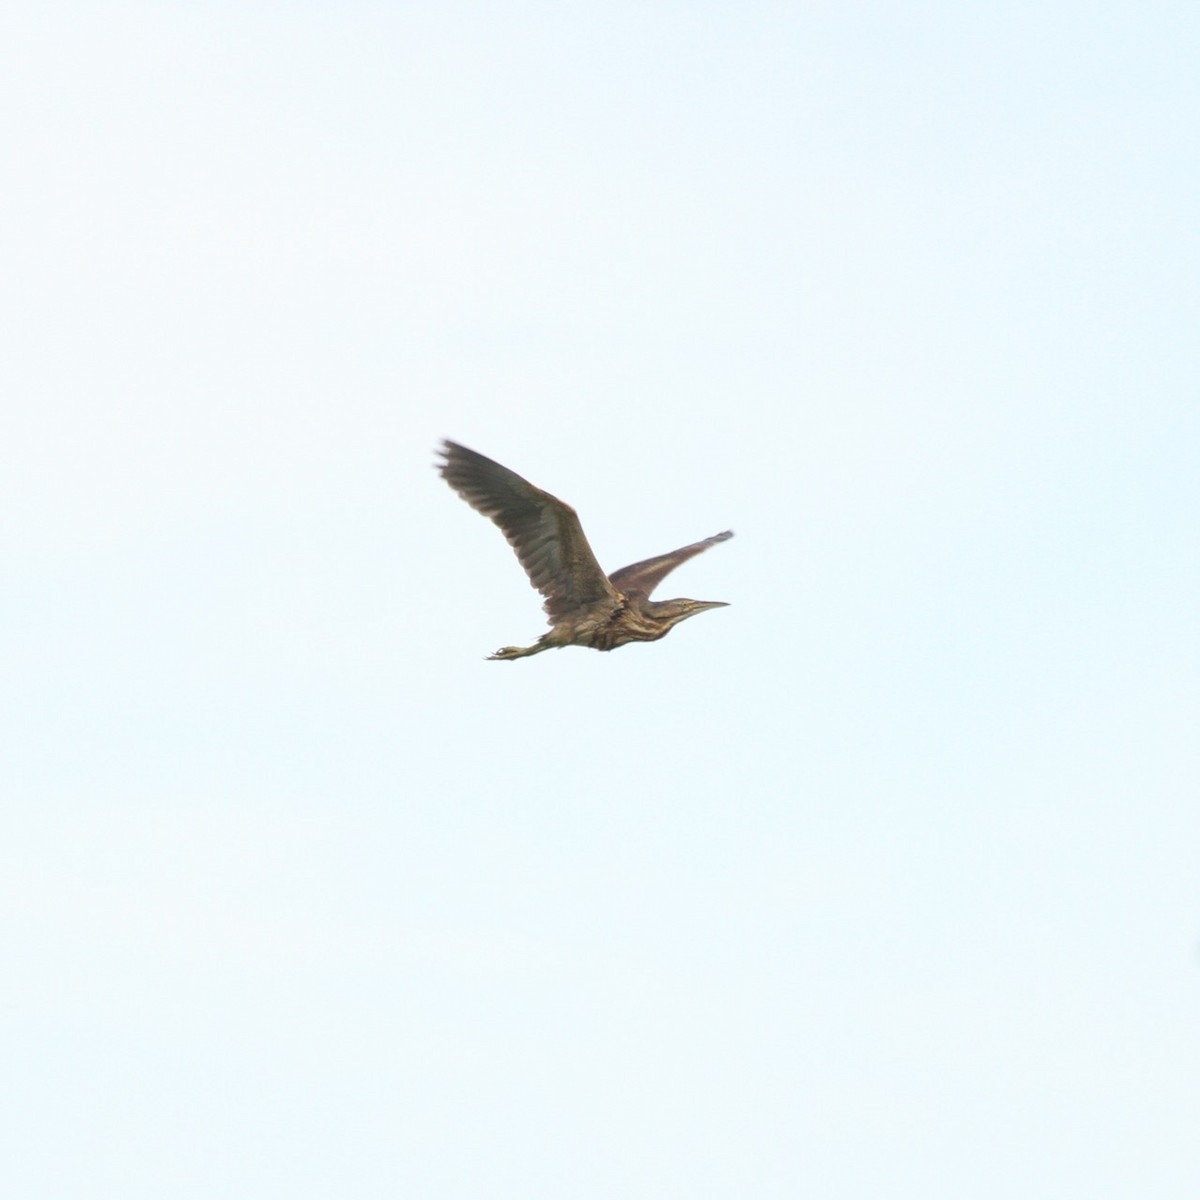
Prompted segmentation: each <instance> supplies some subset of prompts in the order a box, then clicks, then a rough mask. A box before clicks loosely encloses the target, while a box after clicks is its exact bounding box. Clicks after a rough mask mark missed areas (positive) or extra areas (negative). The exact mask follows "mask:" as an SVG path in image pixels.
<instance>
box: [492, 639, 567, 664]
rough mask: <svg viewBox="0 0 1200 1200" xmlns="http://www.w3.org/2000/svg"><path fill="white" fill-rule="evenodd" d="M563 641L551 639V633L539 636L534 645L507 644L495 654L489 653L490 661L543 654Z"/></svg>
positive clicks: (503, 660)
mask: <svg viewBox="0 0 1200 1200" xmlns="http://www.w3.org/2000/svg"><path fill="white" fill-rule="evenodd" d="M560 644H561V643H559V642H555V641H552V640H551V635H550V634H545V635H543V636H542V637H540V638H538V640H537V641H536V642H534V643H533V645H532V646H505V647H504V649H503V650H497V651H496V653H495V654H489V655H488V662H507V661H509V660H510V659H513V658H527V657H528V656H529V655H530V654H541V652H542V651H543V650H553V649H554V648H555V647H556V646H558V645H560Z"/></svg>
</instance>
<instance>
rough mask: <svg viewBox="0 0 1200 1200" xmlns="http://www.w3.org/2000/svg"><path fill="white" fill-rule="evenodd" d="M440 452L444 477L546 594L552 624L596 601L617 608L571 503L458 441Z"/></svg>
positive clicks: (449, 442) (611, 590)
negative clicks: (501, 536)
mask: <svg viewBox="0 0 1200 1200" xmlns="http://www.w3.org/2000/svg"><path fill="white" fill-rule="evenodd" d="M442 454H443V455H444V456H445V461H444V462H443V463H442V464H441V467H440V470H441V473H442V478H443V479H444V480H445V481H446V482H447V483H448V484H449V485H450V486H451V487H452V488H453V489H454V490H455V491H456V492H457V493H458V494H459V495H460V496H461V497H462V498H463V499H464V500H465V501H466V502H467V503H468V504H469V505H470V506H471V507H472V508H473V509H475V511H476V512H479V513H482V514H483V515H484V516H485V517H490V518H491V519H492V520H493V521H494V522H495V523H496V524H497V525H498V526H499V527H500V529H501V531H502V532H503V534H504V536H505V537H506V538H507V539H508V544H509V545H510V546H511V547H512V548H513V549H514V550H515V551H516V553H517V558H518V559H520V561H521V566H523V567H524V568H525V573H526V575H528V576H529V581H530V583H532V584H533V586H534V587H535V588H537V590H538V591H539V592H541V593H542V595H543V596H545V598H546V603H545V605H544V606H543V607H544V608H545V610H546V612H547V614H548V615H549V617H550V623H551V624H554V622H555V620H556V619H557V618H560V617H563V616H565V615H566V614H568V613H571V612H573V611H575V610H577V609H579V608H583V607H586V606H588V605H590V604H595V603H597V602H599V601H604V600H607V601H611V602H612V604H613V605H614V606H615V605H616V603H617V593H616V590H615V589H614V588H613V585H612V584H611V583H609V581H608V576H607V575H605V574H604V572H603V571H602V570H601V569H600V564H599V563H598V562H597V561H596V556H595V555H594V554H593V553H592V548H591V546H589V545H588V540H587V538H586V537H584V535H583V527H582V526H581V525H580V524H579V518H578V516H576V515H575V510H574V509H573V508H572V507H571V506H570V505H569V504H564V503H563V502H562V501H561V500H558V499H556V498H555V497H554V496H551V495H550V493H549V492H543V491H542V490H541V489H540V488H535V487H534V486H533V484H532V483H530V482H528V480H525V479H522V478H521V476H520V475H518V474H517V473H516V472H515V471H510V470H509V469H508V468H507V467H502V466H501V465H500V464H499V463H498V462H493V461H492V460H491V459H490V458H485V457H484V456H483V455H482V454H477V453H476V452H475V451H474V450H468V449H467V448H466V446H460V445H459V444H458V443H457V442H452V441H449V440H446V441H444V442H443V443H442Z"/></svg>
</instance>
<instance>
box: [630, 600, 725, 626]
mask: <svg viewBox="0 0 1200 1200" xmlns="http://www.w3.org/2000/svg"><path fill="white" fill-rule="evenodd" d="M649 606H650V608H651V611H652V612H653V613H654V617H655V619H656V620H658V621H662V622H663V624H664V625H666V627H667V628H668V629H671V628H673V627H674V626H676V625H678V624H679V622H680V621H686V620H687V619H688V617H694V616H695V615H696V614H697V613H702V612H705V611H706V610H708V609H710V608H728V607H729V605H728V604H726V602H725V601H724V600H651V601H650V602H649Z"/></svg>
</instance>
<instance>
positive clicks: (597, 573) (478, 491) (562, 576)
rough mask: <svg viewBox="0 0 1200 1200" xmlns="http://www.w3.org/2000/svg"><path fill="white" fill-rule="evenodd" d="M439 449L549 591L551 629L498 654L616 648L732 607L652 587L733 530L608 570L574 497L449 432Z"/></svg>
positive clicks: (449, 470) (444, 467) (464, 489)
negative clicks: (658, 595)
mask: <svg viewBox="0 0 1200 1200" xmlns="http://www.w3.org/2000/svg"><path fill="white" fill-rule="evenodd" d="M439 453H440V454H441V456H442V461H441V462H440V463H439V464H438V470H439V471H440V473H441V476H442V478H443V479H444V480H445V481H446V482H447V483H448V484H449V485H450V486H451V487H452V488H453V489H454V490H455V491H456V492H457V493H458V494H459V496H461V497H462V498H463V499H464V500H465V501H466V502H467V503H468V504H469V505H470V506H471V507H472V508H473V509H475V511H476V512H478V513H482V514H483V516H485V517H489V518H490V519H491V520H492V521H494V522H495V523H496V525H498V526H499V527H500V530H501V532H502V533H503V534H504V536H505V538H507V539H508V544H509V545H510V546H511V547H512V548H513V550H514V551H515V552H516V555H517V558H518V559H519V560H520V563H521V566H522V567H524V568H525V573H526V574H527V575H528V576H529V582H530V583H531V584H532V585H533V586H534V587H535V588H537V590H538V591H539V592H541V594H542V595H543V596H544V597H545V603H544V604H543V605H542V607H543V609H544V610H545V612H546V615H547V617H548V618H549V622H550V630H549V632H548V633H544V634H542V636H541V637H540V638H538V640H537V641H536V642H535V643H534V644H533V645H532V646H505V647H504V648H503V649H501V650H497V651H496V653H495V654H489V655H488V659H489V660H490V661H508V662H511V661H512V660H514V659H518V658H526V657H528V656H529V655H531V654H541V653H542V651H543V650H554V649H557V648H559V647H562V646H586V647H589V648H590V649H593V650H615V649H616V648H617V647H618V646H625V645H628V644H629V643H630V642H655V641H658V639H659V638H661V637H665V636H666V635H667V634H668V633H670V631H671V630H672V629H673V628H674V627H675V626H676V625H678V624H679V622H680V621H686V620H687V619H688V617H694V616H695V615H696V614H697V613H701V612H706V611H707V610H708V609H710V608H726V607H727V605H726V603H725V601H723V600H682V599H681V600H651V599H650V594H651V593H652V592H653V591H654V589H655V588H656V587H657V586H658V585H659V584H660V583H661V582H662V581H663V579H664V578H666V576H667V575H668V574H669V573H670V572H671V571H673V570H675V568H676V567H678V566H679V565H680V564H681V563H685V562H687V560H688V559H689V558H694V557H695V556H696V555H697V554H702V553H703V552H704V551H705V550H707V549H708V548H709V547H710V546H715V545H717V544H718V543H719V542H725V541H728V540H729V539H730V538H731V537H733V531H732V530H729V529H727V530H725V531H724V532H723V533H717V534H714V535H713V536H712V537H708V538H705V539H704V540H703V541H700V542H693V543H692V544H691V545H690V546H681V547H680V548H679V549H678V550H672V551H671V552H670V553H669V554H660V555H659V556H658V557H657V558H647V559H645V560H644V561H643V562H636V563H632V564H630V565H629V566H628V567H622V568H621V569H620V570H619V571H614V572H613V573H612V574H611V575H606V574H605V573H604V572H603V571H602V570H601V569H600V564H599V563H598V562H597V561H596V556H595V554H593V553H592V548H591V546H589V545H588V540H587V538H586V537H585V536H584V532H583V526H582V525H581V524H580V523H579V517H578V516H577V515H576V512H575V510H574V509H573V508H572V507H571V506H570V505H569V504H564V503H563V501H561V500H559V499H557V498H556V497H554V496H551V495H550V493H549V492H543V491H542V490H541V488H537V487H534V486H533V484H532V483H530V482H529V481H528V480H526V479H522V478H521V476H520V475H518V474H517V473H516V472H515V471H510V470H509V469H508V468H507V467H502V466H501V465H500V464H499V463H498V462H494V461H493V460H492V459H490V458H485V457H484V456H483V455H482V454H479V453H477V452H476V451H474V450H468V449H467V447H466V446H460V445H459V444H458V443H457V442H452V441H450V440H449V439H448V438H447V439H445V440H443V442H442V444H441V447H440V448H439Z"/></svg>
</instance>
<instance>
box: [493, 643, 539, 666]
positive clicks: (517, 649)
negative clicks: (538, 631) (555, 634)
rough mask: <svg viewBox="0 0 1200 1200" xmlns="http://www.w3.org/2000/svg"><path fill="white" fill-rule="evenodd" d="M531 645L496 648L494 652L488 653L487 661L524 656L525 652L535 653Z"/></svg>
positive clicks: (502, 660)
mask: <svg viewBox="0 0 1200 1200" xmlns="http://www.w3.org/2000/svg"><path fill="white" fill-rule="evenodd" d="M536 653H537V651H536V650H534V648H533V647H532V646H505V647H504V649H503V650H497V651H496V653H495V654H489V655H488V662H508V661H509V660H510V659H514V658H524V657H525V655H527V654H536Z"/></svg>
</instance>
